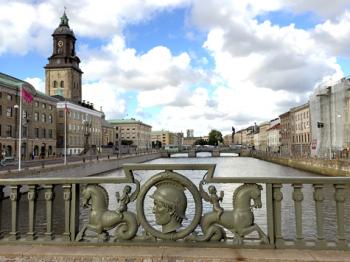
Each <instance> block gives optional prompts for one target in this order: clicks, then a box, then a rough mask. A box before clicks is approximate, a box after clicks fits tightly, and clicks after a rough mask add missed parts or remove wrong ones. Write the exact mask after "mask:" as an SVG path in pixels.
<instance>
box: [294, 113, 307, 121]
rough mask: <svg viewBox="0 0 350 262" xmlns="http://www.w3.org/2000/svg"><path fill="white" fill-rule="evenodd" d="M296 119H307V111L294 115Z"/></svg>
mask: <svg viewBox="0 0 350 262" xmlns="http://www.w3.org/2000/svg"><path fill="white" fill-rule="evenodd" d="M295 118H296V120H302V119H308V118H309V111H304V112H302V113H297V114H296V115H295Z"/></svg>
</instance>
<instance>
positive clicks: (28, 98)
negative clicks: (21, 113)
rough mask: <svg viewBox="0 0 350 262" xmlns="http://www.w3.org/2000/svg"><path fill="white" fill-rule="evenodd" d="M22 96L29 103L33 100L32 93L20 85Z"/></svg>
mask: <svg viewBox="0 0 350 262" xmlns="http://www.w3.org/2000/svg"><path fill="white" fill-rule="evenodd" d="M22 97H23V99H24V101H26V102H27V103H31V102H32V101H33V96H32V94H31V93H29V92H28V91H27V90H25V89H24V88H23V87H22Z"/></svg>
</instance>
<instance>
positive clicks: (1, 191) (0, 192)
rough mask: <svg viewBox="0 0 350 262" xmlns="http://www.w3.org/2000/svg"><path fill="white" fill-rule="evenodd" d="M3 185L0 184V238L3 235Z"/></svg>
mask: <svg viewBox="0 0 350 262" xmlns="http://www.w3.org/2000/svg"><path fill="white" fill-rule="evenodd" d="M3 190H4V187H3V186H0V239H2V238H3V237H4V233H3V231H2V229H1V225H2V219H1V217H2V213H3V210H2V201H3V199H4V191H3Z"/></svg>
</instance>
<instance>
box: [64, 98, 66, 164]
mask: <svg viewBox="0 0 350 262" xmlns="http://www.w3.org/2000/svg"><path fill="white" fill-rule="evenodd" d="M64 164H65V165H67V101H65V103H64Z"/></svg>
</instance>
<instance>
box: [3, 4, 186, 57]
mask: <svg viewBox="0 0 350 262" xmlns="http://www.w3.org/2000/svg"><path fill="white" fill-rule="evenodd" d="M188 4H189V2H188V1H185V0H168V1H156V0H149V1H142V0H133V1H109V0H102V1H101V0H89V1H86V0H76V1H68V0H64V1H56V0H46V1H34V3H33V2H31V1H21V0H11V1H0V55H1V54H2V53H5V52H12V53H16V54H17V53H19V54H26V53H27V52H28V51H33V50H36V51H39V52H40V53H42V54H45V52H46V53H47V50H48V48H49V47H50V46H51V34H52V32H53V31H54V29H55V28H56V27H57V26H58V25H59V17H61V15H62V13H63V7H64V6H66V7H67V15H68V17H69V19H70V25H74V26H73V27H74V28H73V30H74V31H75V33H76V34H78V35H79V36H86V37H90V38H94V37H97V38H101V39H103V38H109V37H110V36H111V35H115V34H121V32H122V30H123V28H124V27H125V25H127V24H130V23H139V22H143V21H146V20H148V19H151V18H152V16H153V15H155V14H156V13H157V12H159V11H162V10H165V9H171V8H175V7H179V6H186V5H188Z"/></svg>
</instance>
